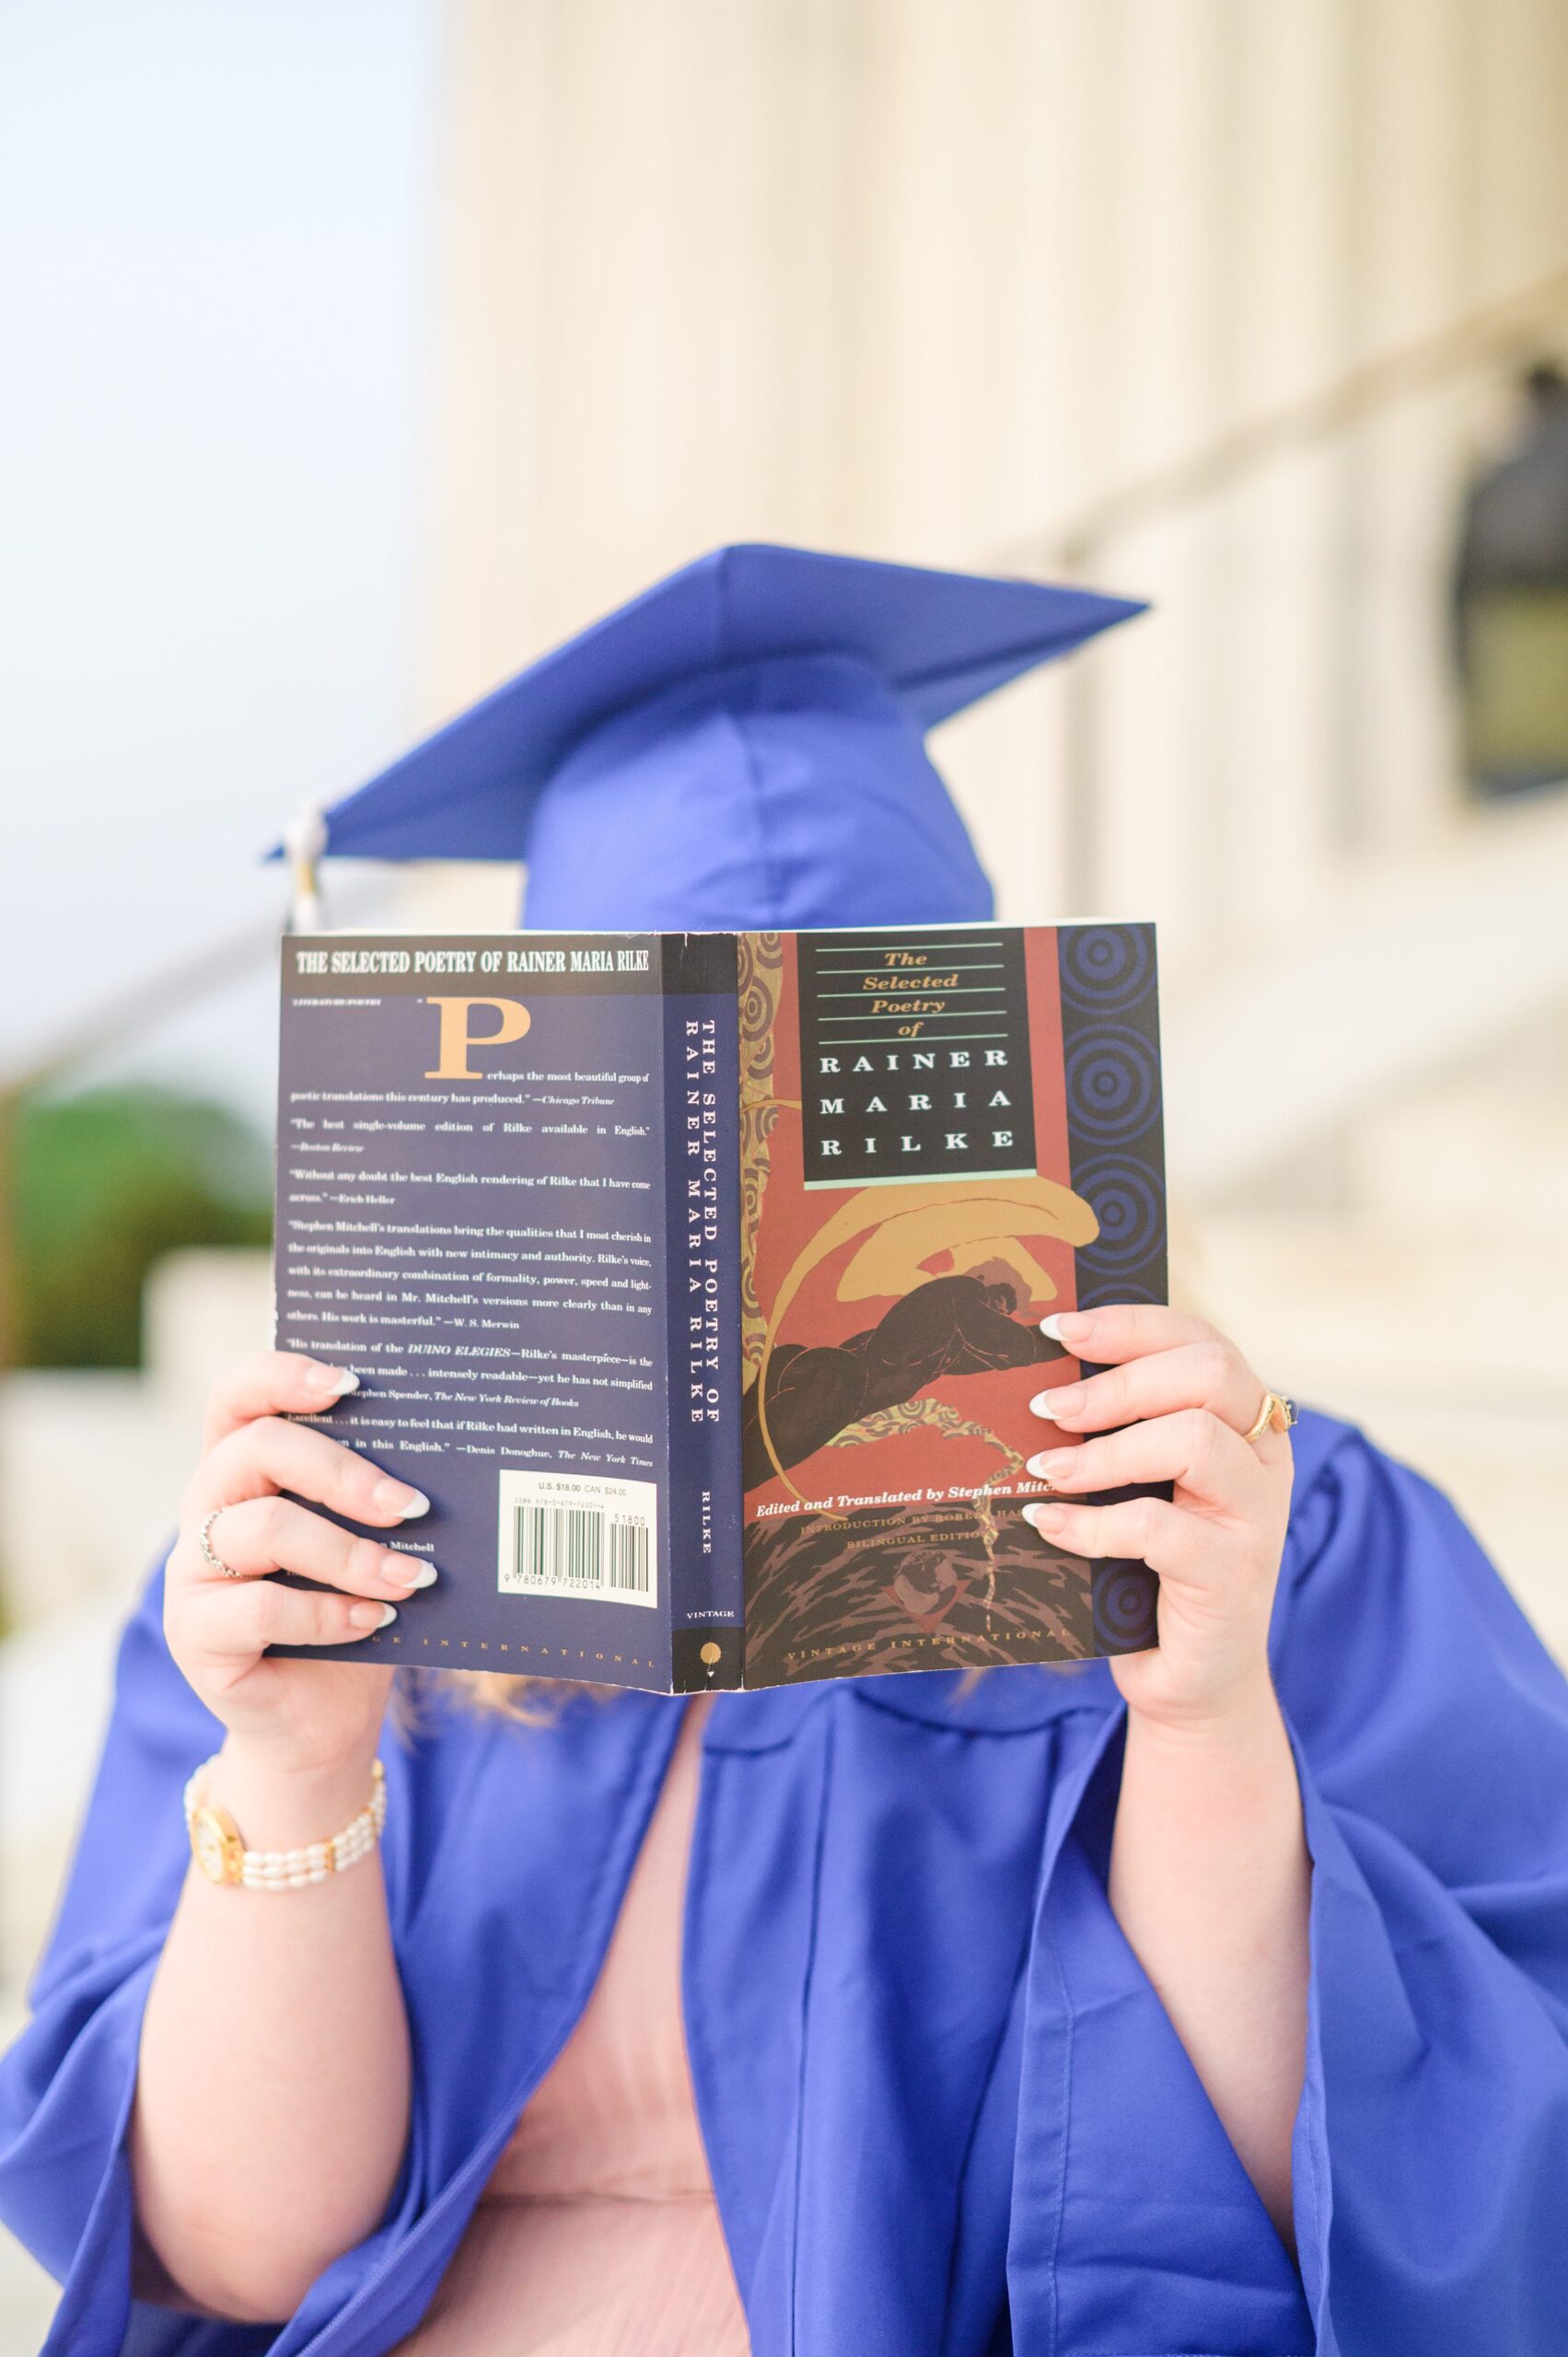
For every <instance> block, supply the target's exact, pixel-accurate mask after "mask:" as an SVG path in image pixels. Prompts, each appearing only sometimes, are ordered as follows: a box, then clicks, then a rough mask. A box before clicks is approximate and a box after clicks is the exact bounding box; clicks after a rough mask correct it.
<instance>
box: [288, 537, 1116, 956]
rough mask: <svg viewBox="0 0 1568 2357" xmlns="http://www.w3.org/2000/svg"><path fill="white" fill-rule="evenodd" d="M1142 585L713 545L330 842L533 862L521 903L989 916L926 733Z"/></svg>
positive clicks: (377, 791)
mask: <svg viewBox="0 0 1568 2357" xmlns="http://www.w3.org/2000/svg"><path fill="white" fill-rule="evenodd" d="M1141 611H1142V608H1141V606H1139V605H1138V604H1136V603H1134V602H1133V601H1132V600H1130V599H1127V598H1102V597H1098V596H1096V595H1094V594H1093V593H1092V592H1090V591H1088V590H1084V589H1074V588H1062V587H1055V586H1048V585H1045V584H1042V583H1038V582H1030V581H997V580H986V579H982V578H979V577H977V576H975V575H968V574H957V573H933V572H926V571H923V570H919V569H917V568H915V567H912V566H909V565H901V564H879V563H870V562H867V561H865V560H864V559H861V558H856V557H842V556H824V555H819V554H817V553H816V552H812V551H810V550H807V549H788V548H767V547H737V548H725V549H718V550H715V551H714V553H713V554H712V555H710V556H705V557H702V558H699V559H698V561H697V562H696V563H694V564H689V565H686V566H684V567H683V568H682V569H681V570H680V571H679V573H672V574H671V575H669V576H668V579H666V580H664V581H661V582H659V583H657V584H656V586H655V587H653V588H652V589H648V590H645V592H644V594H643V595H642V596H641V597H640V598H633V600H632V602H631V603H630V604H629V605H625V606H622V607H621V608H620V609H619V610H618V611H617V612H615V613H613V614H610V615H608V616H607V617H606V618H605V620H604V621H598V622H596V623H595V624H594V625H593V626H592V628H591V629H589V630H586V631H584V632H583V633H581V634H580V635H579V636H578V637H576V638H573V639H569V640H568V641H567V642H566V644H564V645H563V646H558V647H557V648H556V649H555V650H554V652H553V653H552V654H550V655H546V656H543V657H542V658H541V659H540V661H539V662H537V663H534V664H531V665H530V666H529V668H528V669H527V670H526V671H521V672H519V673H518V675H517V678H516V679H510V680H508V681H507V683H506V684H505V686H504V687H501V688H497V689H496V690H495V691H494V693H493V694H491V695H488V696H486V697H485V698H484V700H483V702H481V703H477V704H475V705H474V706H473V707H472V708H471V710H470V711H468V712H466V713H463V714H460V715H459V718H457V719H456V720H454V721H451V722H450V723H449V724H448V725H447V726H446V727H444V728H442V729H440V730H438V731H437V732H436V735H435V736H433V737H428V738H427V739H426V740H425V742H424V744H423V745H420V746H417V747H416V748H415V749H414V750H413V751H412V752H411V753H407V754H405V755H404V756H403V758H402V759H401V761H396V762H394V763H393V765H392V767H391V768H390V769H389V770H385V771H383V772H382V773H381V775H380V776H379V777H377V778H372V779H371V781H370V782H369V784H366V785H363V786H361V787H360V788H359V789H358V790H357V792H355V793H354V794H351V795H347V796H346V797H345V798H344V799H343V801H342V802H340V803H338V804H337V805H336V806H335V807H333V808H332V809H331V810H330V811H329V812H328V814H327V824H328V834H327V843H326V848H327V851H328V852H329V853H339V854H341V855H343V856H345V857H350V858H368V859H502V860H519V859H520V860H526V861H527V862H528V889H527V894H526V913H527V920H528V923H529V925H531V926H538V927H543V928H547V929H552V930H570V929H574V928H576V927H579V926H581V927H585V928H595V927H601V926H602V927H605V928H625V929H628V930H641V929H646V930H649V931H660V930H669V931H679V930H681V929H691V930H693V931H701V930H704V929H707V928H710V927H711V928H725V927H728V926H737V927H739V926H772V925H779V926H785V927H796V926H805V925H831V924H877V923H941V922H944V921H956V922H960V923H961V922H964V921H966V920H972V919H975V918H979V917H983V916H988V915H989V914H990V912H991V907H992V900H991V888H990V886H989V884H988V883H987V881H986V878H985V876H984V874H983V873H982V871H981V867H980V865H979V863H978V861H977V860H976V858H975V855H974V851H973V847H972V846H971V844H970V840H969V837H968V835H967V834H966V833H965V831H964V827H963V822H962V821H961V819H959V817H958V812H957V810H956V809H955V808H954V807H953V804H952V802H951V800H950V799H949V797H948V795H947V788H946V787H945V786H944V784H943V783H942V780H941V778H940V777H939V776H938V774H937V772H936V771H935V769H934V768H933V766H932V764H931V761H929V759H928V758H927V755H926V751H925V744H924V737H925V731H926V730H927V729H928V728H930V727H933V726H935V723H936V722H937V721H940V720H946V719H947V718H948V717H949V715H950V714H953V713H956V712H959V711H961V710H962V709H963V707H964V706H965V705H966V704H970V703H972V702H975V700H976V699H977V698H978V697H980V696H983V695H987V694H989V693H990V691H992V689H993V688H999V687H1001V686H1002V685H1003V684H1004V683H1005V681H1006V680H1008V679H1016V678H1017V677H1018V675H1019V674H1020V673H1021V672H1024V671H1028V670H1031V669H1032V668H1034V666H1035V665H1036V664H1039V663H1045V662H1049V661H1051V659H1052V657H1054V656H1058V655H1064V654H1066V653H1067V652H1069V650H1070V649H1071V648H1073V647H1074V646H1077V645H1080V644H1082V642H1083V641H1084V640H1085V639H1086V638H1092V637H1093V636H1094V635H1095V633H1097V632H1098V631H1102V630H1105V629H1107V628H1108V627H1109V625H1110V624H1111V623H1112V622H1118V621H1123V620H1125V619H1126V618H1127V617H1128V616H1129V615H1132V614H1135V613H1138V612H1141Z"/></svg>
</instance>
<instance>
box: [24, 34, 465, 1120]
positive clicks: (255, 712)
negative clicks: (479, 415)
mask: <svg viewBox="0 0 1568 2357" xmlns="http://www.w3.org/2000/svg"><path fill="white" fill-rule="evenodd" d="M437 13H438V12H437V0H267V5H266V6H261V7H236V6H221V5H220V6H214V5H213V0H6V6H5V8H4V9H3V10H0V354H3V355H4V356H3V359H0V516H3V518H4V525H3V528H0V648H3V656H0V779H3V783H0V801H3V816H0V1062H4V1063H5V1064H6V1065H7V1066H9V1065H11V1064H13V1063H14V1062H16V1061H17V1059H18V1058H19V1057H21V1056H23V1055H25V1054H27V1053H29V1051H32V1050H33V1049H34V1048H35V1047H36V1046H38V1045H41V1043H42V1041H43V1039H45V1037H46V1036H47V1035H48V1034H50V1033H51V1032H52V1031H53V1030H54V1029H55V1028H58V1027H59V1026H60V1025H61V1024H64V1022H65V1021H67V1020H68V1019H70V1018H73V1017H75V1016H77V1015H78V1014H79V1013H81V1012H83V1011H85V1009H86V1008H87V1006H89V1005H91V1004H97V1003H99V1002H100V1001H102V1000H103V999H104V998H105V997H106V996H108V995H110V994H112V993H116V992H118V991H119V990H121V989H122V988H123V987H124V986H125V985H127V984H128V983H130V982H132V981H134V980H135V979H136V978H138V977H139V976H141V975H143V974H145V972H146V971H147V970H149V969H150V968H152V967H154V966H156V965H158V964H161V963H165V962H167V961H169V960H171V959H174V958H178V957H179V956H180V955H181V954H182V953H183V952H185V951H187V950H190V949H194V948H197V947H199V946H202V945H203V944H205V943H208V942H212V941H216V940H219V939H221V938H223V937H224V936H225V935H229V934H231V933H233V932H235V931H236V930H237V929H238V928H241V927H243V926H245V925H246V924H247V923H254V922H256V921H257V920H259V919H260V918H261V917H262V916H263V915H264V914H265V913H266V912H267V911H269V910H270V909H273V908H275V907H276V906H277V904H278V900H279V895H280V891H281V883H280V879H279V877H278V874H277V872H276V871H275V870H273V871H268V870H264V869H259V868H258V867H257V865H256V864H255V854H256V853H257V852H258V851H259V850H261V848H262V847H264V845H265V844H266V843H267V842H269V841H270V840H271V839H272V837H273V835H274V833H275V832H276V830H277V829H278V828H279V826H280V824H281V823H282V822H283V821H284V820H285V819H287V817H288V816H289V815H290V813H291V812H292V811H293V810H295V809H296V807H298V806H299V805H300V804H301V803H302V802H303V801H306V800H308V799H309V798H312V797H324V796H326V795H331V794H332V793H335V792H339V791H341V790H343V788H344V787H346V786H348V785H350V784H354V783H355V782H357V780H358V779H359V778H361V777H362V776H364V775H365V774H366V772H369V771H370V770H372V769H374V768H375V767H377V765H378V764H379V763H380V762H381V761H384V760H385V759H386V758H387V757H388V756H389V755H390V754H391V753H392V752H394V751H396V750H397V749H399V747H400V746H401V744H402V743H403V742H404V741H405V739H406V737H407V736H408V734H409V731H410V727H411V722H412V700H411V697H410V695H409V692H408V681H409V654H410V648H411V644H412V577H413V570H414V564H415V540H416V530H417V523H418V497H419V485H418V461H419V450H420V440H421V404H422V401H423V398H424V383H423V376H422V367H421V354H422V347H423V341H424V321H425V318H426V314H427V310H428V297H427V282H428V274H429V267H430V256H429V250H428V224H429V215H430V209H431V194H432V179H433V155H432V150H433V145H434V130H435V122H436V108H437V88H436V82H437V54H436V51H437V41H436V34H437ZM271 1053H272V1014H271V984H270V981H267V980H266V979H265V978H264V977H263V976H261V975H260V974H258V975H257V976H256V978H255V979H253V980H252V981H250V983H249V984H247V985H245V986H243V987H242V988H240V989H238V990H236V991H233V992H230V993H226V995H224V996H223V997H221V998H217V999H215V1000H213V1001H212V1002H211V1003H210V1004H207V1005H205V1006H203V1008H201V1009H197V1010H194V1011H193V1012H192V1015H191V1016H189V1017H188V1018H186V1019H183V1020H181V1021H180V1022H177V1023H176V1024H174V1025H172V1026H167V1027H165V1028H163V1029H162V1030H161V1031H160V1032H159V1033H158V1034H157V1036H156V1037H155V1038H152V1039H148V1040H147V1041H146V1042H145V1044H144V1045H143V1046H142V1047H141V1048H140V1049H139V1050H138V1051H136V1062H137V1063H138V1064H139V1066H140V1067H141V1068H143V1069H154V1070H157V1072H158V1073H160V1074H163V1075H164V1076H170V1077H177V1078H181V1079H183V1080H185V1081H187V1082H188V1083H189V1084H190V1085H192V1086H202V1087H212V1088H215V1089H218V1090H220V1091H222V1092H226V1093H228V1094H231V1095H233V1096H234V1097H236V1098H237V1099H238V1101H240V1102H242V1103H244V1104H245V1105H247V1106H248V1107H249V1108H251V1109H256V1108H261V1109H264V1108H265V1105H266V1101H267V1094H268V1091H269V1088H270V1085H271V1083H270V1073H269V1067H270V1062H271Z"/></svg>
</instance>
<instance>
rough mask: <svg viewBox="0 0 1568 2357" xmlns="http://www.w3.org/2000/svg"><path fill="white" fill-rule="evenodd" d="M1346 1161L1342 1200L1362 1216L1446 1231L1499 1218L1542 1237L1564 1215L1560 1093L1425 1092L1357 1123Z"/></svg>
mask: <svg viewBox="0 0 1568 2357" xmlns="http://www.w3.org/2000/svg"><path fill="white" fill-rule="evenodd" d="M1346 1165H1347V1167H1346V1184H1347V1189H1348V1192H1349V1195H1350V1199H1351V1201H1352V1202H1353V1204H1355V1205H1357V1206H1359V1207H1360V1208H1361V1210H1362V1211H1363V1212H1364V1213H1365V1214H1367V1215H1368V1216H1379V1215H1381V1216H1383V1217H1385V1218H1388V1219H1390V1220H1392V1221H1394V1222H1396V1223H1398V1224H1400V1225H1411V1224H1415V1225H1423V1226H1433V1227H1448V1228H1451V1229H1452V1230H1453V1231H1454V1232H1455V1234H1456V1235H1459V1234H1465V1235H1469V1234H1474V1233H1477V1232H1479V1233H1481V1234H1482V1235H1484V1234H1486V1233H1487V1232H1489V1231H1493V1230H1496V1229H1497V1228H1499V1227H1502V1226H1504V1225H1505V1226H1506V1227H1507V1228H1509V1229H1511V1230H1512V1229H1521V1228H1523V1229H1528V1230H1531V1231H1535V1232H1539V1234H1540V1236H1541V1240H1542V1242H1543V1243H1544V1242H1545V1241H1546V1240H1547V1237H1548V1233H1549V1232H1551V1233H1553V1234H1555V1235H1559V1236H1560V1235H1561V1232H1562V1225H1563V1223H1564V1220H1565V1219H1568V1090H1564V1089H1562V1088H1557V1087H1552V1086H1547V1085H1546V1084H1544V1083H1538V1084H1535V1085H1533V1086H1526V1085H1522V1084H1520V1083H1518V1082H1512V1083H1511V1082H1508V1081H1506V1080H1503V1081H1498V1082H1495V1083H1493V1084H1490V1085H1486V1084H1481V1085H1471V1086H1467V1087H1463V1088H1447V1089H1440V1090H1439V1089H1433V1090H1431V1091H1429V1092H1427V1093H1425V1094H1423V1095H1422V1096H1421V1097H1417V1098H1415V1099H1413V1100H1411V1101H1410V1102H1407V1103H1403V1104H1400V1105H1397V1106H1390V1107H1388V1108H1387V1109H1383V1110H1382V1111H1380V1112H1378V1113H1376V1114H1374V1115H1371V1116H1369V1117H1368V1118H1367V1119H1366V1120H1364V1121H1363V1122H1362V1123H1361V1124H1360V1125H1359V1126H1358V1128H1357V1130H1356V1131H1355V1132H1354V1133H1353V1136H1352V1137H1351V1139H1350V1141H1349V1143H1348V1148H1347V1155H1346ZM1556 1257H1558V1258H1559V1259H1561V1257H1562V1256H1561V1248H1560V1247H1558V1248H1556Z"/></svg>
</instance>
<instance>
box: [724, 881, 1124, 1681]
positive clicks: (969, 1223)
mask: <svg viewBox="0 0 1568 2357" xmlns="http://www.w3.org/2000/svg"><path fill="white" fill-rule="evenodd" d="M739 996H740V1065H741V1069H740V1084H741V1102H740V1111H741V1214H742V1263H743V1266H742V1304H741V1353H742V1360H743V1381H744V1385H745V1390H744V1396H743V1401H742V1422H741V1438H742V1451H743V1473H742V1480H743V1484H744V1513H745V1538H744V1554H745V1596H746V1641H745V1677H746V1682H747V1684H748V1685H775V1684H783V1683H789V1682H793V1681H796V1680H798V1679H809V1678H831V1677H843V1676H870V1675H873V1674H877V1673H881V1672H885V1671H889V1670H903V1669H946V1668H955V1667H963V1668H968V1667H982V1666H991V1665H993V1664H1000V1663H1005V1662H1020V1661H1024V1662H1027V1661H1064V1660H1074V1659H1083V1658H1086V1657H1088V1656H1090V1655H1097V1654H1107V1653H1116V1652H1128V1651H1132V1650H1135V1649H1137V1648H1139V1647H1142V1646H1145V1645H1147V1644H1149V1643H1152V1642H1153V1636H1154V1613H1155V1600H1156V1582H1155V1579H1154V1575H1153V1574H1152V1573H1150V1572H1148V1571H1147V1570H1146V1568H1145V1567H1144V1565H1142V1564H1136V1563H1123V1562H1101V1563H1094V1564H1091V1563H1089V1562H1086V1560H1084V1559H1083V1558H1081V1557H1077V1556H1074V1555H1069V1554H1067V1553H1065V1552H1063V1551H1062V1550H1057V1549H1053V1548H1052V1547H1051V1545H1050V1544H1049V1543H1048V1542H1046V1541H1044V1540H1042V1539H1041V1538H1040V1537H1039V1536H1038V1535H1037V1534H1036V1533H1035V1531H1034V1530H1033V1529H1032V1528H1031V1527H1029V1525H1028V1524H1027V1523H1026V1522H1025V1521H1024V1520H1023V1515H1022V1509H1023V1507H1024V1505H1025V1504H1027V1503H1028V1500H1029V1499H1030V1498H1034V1497H1040V1496H1042V1495H1043V1494H1044V1489H1043V1485H1042V1484H1041V1483H1040V1482H1039V1481H1038V1480H1034V1479H1033V1478H1032V1477H1030V1476H1029V1475H1028V1473H1026V1471H1025V1460H1026V1457H1028V1455H1029V1453H1030V1452H1031V1451H1032V1450H1033V1449H1035V1448H1038V1447H1039V1446H1042V1445H1044V1439H1045V1438H1051V1439H1054V1438H1055V1437H1056V1436H1055V1435H1051V1434H1048V1433H1047V1428H1046V1427H1044V1426H1043V1425H1041V1424H1040V1422H1039V1420H1038V1419H1036V1418H1034V1417H1032V1416H1031V1414H1030V1412H1029V1404H1028V1403H1029V1400H1030V1399H1031V1398H1032V1397H1033V1396H1034V1394H1035V1393H1036V1392H1038V1391H1040V1390H1042V1389H1045V1388H1048V1387H1050V1385H1051V1383H1052V1382H1056V1381H1063V1380H1067V1379H1069V1378H1071V1377H1073V1376H1075V1375H1076V1374H1077V1373H1078V1371H1079V1370H1078V1366H1077V1363H1076V1362H1075V1361H1074V1360H1072V1359H1070V1358H1068V1357H1066V1356H1065V1355H1064V1354H1063V1353H1062V1351H1061V1350H1060V1348H1059V1347H1058V1346H1057V1345H1055V1344H1054V1343H1052V1342H1051V1341H1048V1340H1047V1338H1046V1337H1045V1336H1044V1334H1043V1333H1042V1332H1041V1330H1040V1319H1041V1318H1044V1317H1045V1316H1047V1315H1048V1314H1049V1313H1050V1312H1051V1311H1052V1310H1063V1309H1073V1308H1077V1307H1080V1306H1082V1307H1089V1306H1093V1305H1094V1304H1095V1303H1096V1302H1098V1301H1110V1300H1118V1301H1137V1300H1149V1301H1163V1300H1164V1299H1165V1297H1166V1221H1165V1180H1164V1158H1163V1146H1162V1131H1161V1105H1160V1073H1159V1039H1158V1024H1157V1013H1156V1008H1157V998H1156V966H1155V945H1154V933H1153V928H1152V927H1149V926H1144V925H1082V926H1063V927H1061V928H1059V929H1051V928H1031V929H1029V930H1028V931H1024V930H1019V929H1016V928H1012V927H1005V926H996V925H983V924H982V925H974V926H935V927H932V928H931V929H930V930H929V931H923V930H921V929H920V928H917V927H907V926H901V927H899V928H897V929H889V930H883V931H867V932H864V933H859V932H838V933H827V934H802V935H783V934H749V935H743V936H742V939H741V965H740V993H739Z"/></svg>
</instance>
